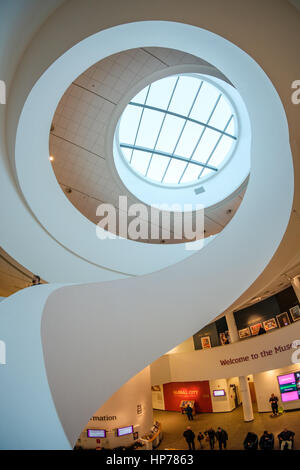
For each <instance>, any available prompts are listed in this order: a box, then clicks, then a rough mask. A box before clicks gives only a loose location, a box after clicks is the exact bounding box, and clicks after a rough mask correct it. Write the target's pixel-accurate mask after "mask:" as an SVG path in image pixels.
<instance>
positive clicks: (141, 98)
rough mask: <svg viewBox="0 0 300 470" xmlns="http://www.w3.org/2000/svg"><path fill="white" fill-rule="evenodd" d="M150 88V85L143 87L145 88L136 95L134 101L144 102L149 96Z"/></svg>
mask: <svg viewBox="0 0 300 470" xmlns="http://www.w3.org/2000/svg"><path fill="white" fill-rule="evenodd" d="M148 88H149V86H147V87H146V88H143V90H141V91H140V92H139V93H138V94H137V95H135V97H134V98H133V100H132V101H134V102H135V103H142V104H144V103H145V99H146V96H147V93H148ZM147 102H148V101H147Z"/></svg>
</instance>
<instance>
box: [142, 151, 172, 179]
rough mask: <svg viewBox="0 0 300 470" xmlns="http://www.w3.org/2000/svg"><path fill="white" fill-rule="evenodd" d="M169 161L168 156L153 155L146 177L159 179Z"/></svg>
mask: <svg viewBox="0 0 300 470" xmlns="http://www.w3.org/2000/svg"><path fill="white" fill-rule="evenodd" d="M169 161H170V158H168V157H161V156H159V155H153V157H152V160H151V163H150V167H149V171H148V174H147V178H151V179H153V180H155V181H159V182H160V181H161V179H162V177H163V175H164V172H165V170H166V168H167V165H168V163H169Z"/></svg>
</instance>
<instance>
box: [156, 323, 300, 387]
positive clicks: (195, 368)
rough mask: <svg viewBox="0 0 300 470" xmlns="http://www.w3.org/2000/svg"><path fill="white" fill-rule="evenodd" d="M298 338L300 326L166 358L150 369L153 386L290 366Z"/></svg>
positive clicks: (227, 376)
mask: <svg viewBox="0 0 300 470" xmlns="http://www.w3.org/2000/svg"><path fill="white" fill-rule="evenodd" d="M299 338H300V322H298V323H293V324H291V325H289V326H287V327H285V328H278V329H277V330H273V331H271V332H269V333H268V334H266V335H260V336H256V337H252V338H248V339H245V340H242V341H238V342H236V343H233V344H230V345H225V346H217V347H214V348H211V349H206V350H203V349H201V350H197V351H190V352H182V353H171V354H167V355H165V356H163V357H161V358H159V359H158V360H157V361H155V362H154V364H152V365H151V375H152V380H153V382H152V383H153V385H155V384H161V383H166V382H185V381H186V382H189V381H197V380H215V379H224V378H230V377H240V376H247V375H250V374H257V373H259V372H264V371H266V370H273V369H280V368H283V367H286V366H293V365H294V361H293V357H292V356H293V354H296V355H297V354H298V353H297V352H296V349H297V348H292V347H291V344H292V343H293V342H294V341H295V340H297V339H299ZM299 351H300V350H299ZM226 361H227V362H226Z"/></svg>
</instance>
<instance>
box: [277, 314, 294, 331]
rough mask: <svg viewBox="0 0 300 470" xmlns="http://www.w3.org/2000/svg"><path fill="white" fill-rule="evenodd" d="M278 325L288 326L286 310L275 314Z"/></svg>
mask: <svg viewBox="0 0 300 470" xmlns="http://www.w3.org/2000/svg"><path fill="white" fill-rule="evenodd" d="M276 318H277V321H278V325H279V326H280V328H283V327H284V326H288V325H289V324H290V323H291V322H290V319H289V316H288V313H287V312H283V313H280V315H276Z"/></svg>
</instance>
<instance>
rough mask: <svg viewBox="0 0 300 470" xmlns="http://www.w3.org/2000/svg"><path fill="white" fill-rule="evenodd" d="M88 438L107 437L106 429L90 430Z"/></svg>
mask: <svg viewBox="0 0 300 470" xmlns="http://www.w3.org/2000/svg"><path fill="white" fill-rule="evenodd" d="M87 437H98V438H99V437H106V431H105V429H88V430H87Z"/></svg>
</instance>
